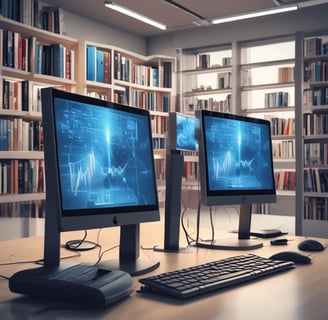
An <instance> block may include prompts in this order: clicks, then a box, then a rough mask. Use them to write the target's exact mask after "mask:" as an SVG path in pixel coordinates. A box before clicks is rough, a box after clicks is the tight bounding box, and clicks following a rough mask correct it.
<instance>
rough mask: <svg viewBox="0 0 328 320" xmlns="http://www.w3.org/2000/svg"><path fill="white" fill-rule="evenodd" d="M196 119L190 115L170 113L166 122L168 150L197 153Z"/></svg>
mask: <svg viewBox="0 0 328 320" xmlns="http://www.w3.org/2000/svg"><path fill="white" fill-rule="evenodd" d="M196 121H197V119H196V118H195V117H193V116H191V115H186V114H183V113H179V112H170V113H169V121H168V148H169V151H170V152H171V151H172V150H178V151H197V150H198V142H197V139H196V137H195V129H196Z"/></svg>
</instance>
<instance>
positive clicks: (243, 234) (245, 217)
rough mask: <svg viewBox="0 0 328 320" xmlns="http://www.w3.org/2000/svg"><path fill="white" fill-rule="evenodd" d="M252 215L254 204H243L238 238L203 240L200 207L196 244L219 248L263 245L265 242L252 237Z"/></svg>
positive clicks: (250, 247)
mask: <svg viewBox="0 0 328 320" xmlns="http://www.w3.org/2000/svg"><path fill="white" fill-rule="evenodd" d="M251 217H252V205H251V204H241V205H240V214H239V229H238V238H237V239H236V238H235V237H233V238H227V239H219V240H213V241H210V242H209V241H201V240H200V239H199V225H200V208H198V213H197V239H196V246H197V247H201V248H207V249H219V250H253V249H258V248H261V247H263V243H262V242H261V241H258V240H257V239H251V238H250V229H251Z"/></svg>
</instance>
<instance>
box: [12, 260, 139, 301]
mask: <svg viewBox="0 0 328 320" xmlns="http://www.w3.org/2000/svg"><path fill="white" fill-rule="evenodd" d="M9 288H10V290H11V291H13V292H16V293H22V294H27V295H30V296H33V297H38V298H46V299H47V298H48V299H56V300H61V301H65V302H73V303H76V304H79V305H82V306H84V305H88V306H93V307H103V306H107V305H110V304H112V303H115V302H117V301H119V300H121V299H123V298H126V297H127V296H129V295H130V294H131V293H132V292H133V282H132V279H131V276H130V275H129V274H128V273H126V272H123V271H119V270H114V271H108V270H103V269H99V268H98V267H96V266H90V265H83V264H75V265H71V266H66V267H64V266H61V267H53V268H44V267H40V268H36V269H29V270H24V271H21V272H17V273H15V274H14V275H13V276H12V277H11V278H10V279H9Z"/></svg>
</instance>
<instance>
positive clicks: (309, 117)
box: [303, 113, 328, 136]
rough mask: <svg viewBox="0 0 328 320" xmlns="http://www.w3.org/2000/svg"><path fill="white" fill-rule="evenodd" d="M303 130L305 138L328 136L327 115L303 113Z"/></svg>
mask: <svg viewBox="0 0 328 320" xmlns="http://www.w3.org/2000/svg"><path fill="white" fill-rule="evenodd" d="M303 128H304V129H303V131H304V134H305V135H306V136H310V135H321V134H328V114H326V113H304V115H303Z"/></svg>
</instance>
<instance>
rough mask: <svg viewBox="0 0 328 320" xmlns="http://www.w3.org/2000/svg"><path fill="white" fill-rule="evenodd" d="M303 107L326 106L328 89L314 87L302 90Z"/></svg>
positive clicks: (327, 103)
mask: <svg viewBox="0 0 328 320" xmlns="http://www.w3.org/2000/svg"><path fill="white" fill-rule="evenodd" d="M303 105H304V107H312V106H327V105H328V87H315V88H311V89H304V90H303Z"/></svg>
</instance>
